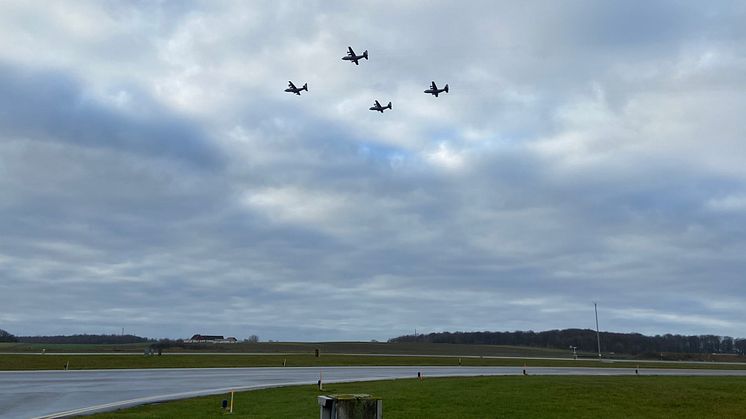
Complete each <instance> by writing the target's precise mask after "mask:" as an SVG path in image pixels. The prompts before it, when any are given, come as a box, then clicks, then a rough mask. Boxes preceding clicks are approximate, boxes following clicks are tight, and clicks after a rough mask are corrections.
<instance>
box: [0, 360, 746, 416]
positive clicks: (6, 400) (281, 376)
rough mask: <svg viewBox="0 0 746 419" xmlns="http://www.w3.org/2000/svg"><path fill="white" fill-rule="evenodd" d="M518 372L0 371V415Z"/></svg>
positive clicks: (515, 371) (612, 371)
mask: <svg viewBox="0 0 746 419" xmlns="http://www.w3.org/2000/svg"><path fill="white" fill-rule="evenodd" d="M418 371H421V372H422V373H423V375H424V376H425V377H443V376H474V375H520V374H522V373H523V371H522V368H520V367H324V368H318V367H304V368H199V369H141V370H92V371H23V372H11V371H8V372H0V418H36V417H46V418H52V417H64V416H70V415H75V414H82V413H93V412H98V411H106V410H114V409H117V408H122V407H127V406H134V405H138V404H144V403H149V402H155V401H163V400H172V399H180V398H187V397H195V396H201V395H207V394H218V393H224V392H227V391H229V390H231V389H234V390H241V389H252V388H263V387H272V386H280V385H290V384H308V385H314V384H315V383H316V380H318V379H319V374H320V373H323V379H324V382H339V381H364V380H377V379H385V378H414V377H416V376H417V372H418ZM528 373H529V374H532V375H533V374H535V375H632V374H634V373H635V370H634V369H633V368H575V367H572V368H544V367H532V368H529V369H528ZM640 373H641V374H645V375H699V376H713V375H737V376H745V377H746V370H705V369H692V370H684V369H645V370H640Z"/></svg>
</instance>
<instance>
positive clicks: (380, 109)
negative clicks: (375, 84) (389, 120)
mask: <svg viewBox="0 0 746 419" xmlns="http://www.w3.org/2000/svg"><path fill="white" fill-rule="evenodd" d="M368 109H369V110H371V111H378V112H380V113H383V111H385V110H386V109H391V102H389V104H388V105H386V106H381V104H380V103H378V102H376V104H375V105H373V106H371V107H370V108H368Z"/></svg>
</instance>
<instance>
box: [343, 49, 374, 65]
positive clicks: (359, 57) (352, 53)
mask: <svg viewBox="0 0 746 419" xmlns="http://www.w3.org/2000/svg"><path fill="white" fill-rule="evenodd" d="M363 58H365V59H366V60H367V59H368V50H367V49H366V50H365V51H364V52H363V55H355V51H353V50H352V47H347V56H346V57H342V59H343V60H345V61H352V62H353V63H355V65H360V64H358V60H362V59H363Z"/></svg>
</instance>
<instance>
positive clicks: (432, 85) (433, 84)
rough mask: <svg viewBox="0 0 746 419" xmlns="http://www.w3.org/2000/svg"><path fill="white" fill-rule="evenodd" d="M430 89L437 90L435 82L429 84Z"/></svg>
mask: <svg viewBox="0 0 746 419" xmlns="http://www.w3.org/2000/svg"><path fill="white" fill-rule="evenodd" d="M430 88H431V89H433V90H438V86H436V85H435V82H432V83H430Z"/></svg>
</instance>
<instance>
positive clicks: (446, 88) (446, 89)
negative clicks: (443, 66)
mask: <svg viewBox="0 0 746 419" xmlns="http://www.w3.org/2000/svg"><path fill="white" fill-rule="evenodd" d="M444 89H445V91H446V93H448V85H447V84H446V87H444Z"/></svg>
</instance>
